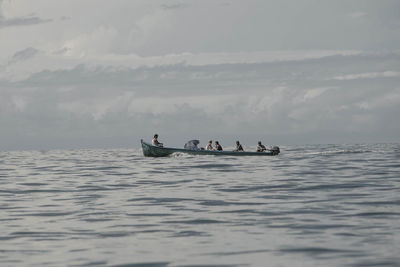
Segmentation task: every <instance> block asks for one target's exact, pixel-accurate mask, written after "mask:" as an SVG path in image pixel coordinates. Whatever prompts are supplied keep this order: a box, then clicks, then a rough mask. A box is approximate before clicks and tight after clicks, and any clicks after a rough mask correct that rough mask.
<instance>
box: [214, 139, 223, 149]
mask: <svg viewBox="0 0 400 267" xmlns="http://www.w3.org/2000/svg"><path fill="white" fill-rule="evenodd" d="M215 149H216V150H219V151H222V146H221V145H220V144H219V142H218V141H215Z"/></svg>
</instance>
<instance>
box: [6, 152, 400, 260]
mask: <svg viewBox="0 0 400 267" xmlns="http://www.w3.org/2000/svg"><path fill="white" fill-rule="evenodd" d="M281 150H282V154H281V155H279V156H277V157H238V158H235V157H214V156H188V155H177V156H173V157H169V158H144V157H143V156H142V154H141V151H140V150H134V149H130V150H129V149H127V150H54V151H42V152H41V151H22V152H21V151H18V152H0V266H35V265H36V266H46V265H47V266H87V265H99V266H110V265H111V266H113V265H117V266H118V265H126V266H146V267H149V266H152V267H154V266H161V267H164V266H168V267H170V266H400V144H376V145H313V146H286V147H281Z"/></svg>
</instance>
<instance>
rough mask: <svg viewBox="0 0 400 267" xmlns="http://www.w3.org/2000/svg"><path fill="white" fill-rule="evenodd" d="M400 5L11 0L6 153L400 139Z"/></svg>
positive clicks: (3, 122) (5, 8) (1, 65)
mask: <svg viewBox="0 0 400 267" xmlns="http://www.w3.org/2000/svg"><path fill="white" fill-rule="evenodd" d="M399 33H400V1H398V0H379V1H377V0H352V1H348V0H336V1H330V0H301V1H299V0H291V1H289V0H280V1H271V0H260V1H255V0H246V1H242V0H212V1H208V0H205V1H194V0H193V1H175V0H165V1H156V0H143V1H140V0H137V1H131V0H113V1H111V0H35V1H32V0H0V151H5V150H24V149H44V150H45V149H75V148H135V147H139V146H140V139H141V138H144V139H145V140H150V139H151V138H152V136H153V134H155V133H158V134H159V136H160V137H159V139H160V141H161V142H163V143H164V144H165V145H170V146H179V147H181V146H183V144H184V143H185V142H186V141H187V140H190V139H200V140H201V145H205V144H206V141H207V140H209V139H212V140H219V141H220V143H221V144H222V145H223V146H233V145H234V142H235V141H236V140H240V141H241V142H242V143H243V144H244V145H245V146H254V145H256V142H257V141H258V140H262V141H263V142H264V143H265V144H267V145H284V144H299V145H302V144H319V143H321V144H335V143H341V144H343V143H379V142H400V123H399V119H398V116H399V115H400V34H399Z"/></svg>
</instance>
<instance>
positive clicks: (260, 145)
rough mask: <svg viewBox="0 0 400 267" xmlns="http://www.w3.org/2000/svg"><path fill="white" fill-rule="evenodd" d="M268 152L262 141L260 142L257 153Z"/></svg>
mask: <svg viewBox="0 0 400 267" xmlns="http://www.w3.org/2000/svg"><path fill="white" fill-rule="evenodd" d="M266 150H267V148H266V147H265V146H264V145H263V144H262V143H261V141H258V146H257V152H264V151H266Z"/></svg>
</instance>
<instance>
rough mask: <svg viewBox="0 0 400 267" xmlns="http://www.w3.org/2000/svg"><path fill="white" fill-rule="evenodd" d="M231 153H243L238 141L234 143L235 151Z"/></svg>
mask: <svg viewBox="0 0 400 267" xmlns="http://www.w3.org/2000/svg"><path fill="white" fill-rule="evenodd" d="M233 152H244V149H243V147H242V144H240V142H239V141H236V149H235V150H233Z"/></svg>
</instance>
